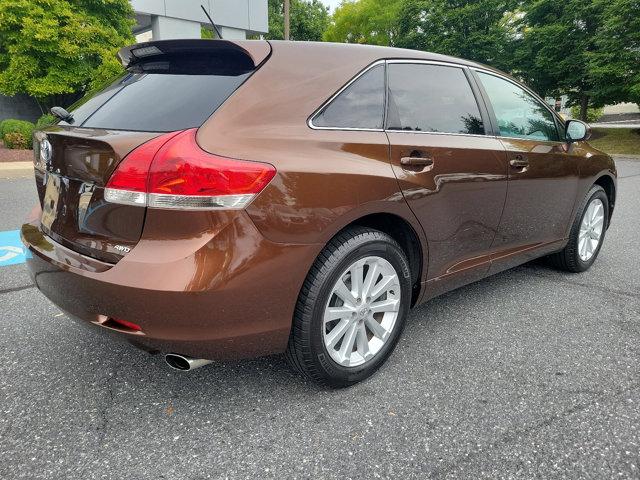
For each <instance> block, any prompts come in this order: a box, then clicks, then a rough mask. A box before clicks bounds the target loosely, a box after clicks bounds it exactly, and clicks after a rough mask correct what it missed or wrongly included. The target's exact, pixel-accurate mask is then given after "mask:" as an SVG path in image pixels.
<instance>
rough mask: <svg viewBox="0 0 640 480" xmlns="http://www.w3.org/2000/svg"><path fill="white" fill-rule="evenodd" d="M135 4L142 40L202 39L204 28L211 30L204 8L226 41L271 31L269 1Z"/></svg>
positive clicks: (137, 0) (151, 0) (141, 0)
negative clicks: (202, 29)
mask: <svg viewBox="0 0 640 480" xmlns="http://www.w3.org/2000/svg"><path fill="white" fill-rule="evenodd" d="M131 5H132V6H133V9H134V11H135V12H136V26H135V27H134V30H133V33H134V34H135V35H136V37H137V38H138V40H139V41H144V40H151V39H153V40H166V39H171V38H200V36H201V33H200V28H201V26H206V27H210V23H209V20H208V19H207V17H206V15H205V14H204V12H203V11H202V8H201V6H204V8H205V9H206V10H207V12H208V13H209V15H210V16H211V18H212V19H213V21H214V22H215V23H216V25H217V26H218V28H219V29H220V33H221V34H222V37H223V38H226V39H243V38H247V36H248V35H261V34H264V33H267V32H268V30H269V23H268V7H267V0H131Z"/></svg>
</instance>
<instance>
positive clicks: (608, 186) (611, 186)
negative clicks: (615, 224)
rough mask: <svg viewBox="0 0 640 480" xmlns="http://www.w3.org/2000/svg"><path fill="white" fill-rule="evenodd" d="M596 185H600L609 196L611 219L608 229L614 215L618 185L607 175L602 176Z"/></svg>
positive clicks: (608, 220) (609, 219) (608, 221)
mask: <svg viewBox="0 0 640 480" xmlns="http://www.w3.org/2000/svg"><path fill="white" fill-rule="evenodd" d="M593 184H594V185H600V186H601V187H602V188H603V189H604V191H605V193H606V194H607V199H608V200H609V218H607V228H608V227H609V224H610V223H611V215H612V214H613V208H614V207H615V203H616V184H615V182H614V181H613V179H612V178H611V177H610V176H609V175H607V174H604V175H601V176H600V177H598V178H597V179H596V181H595V182H593Z"/></svg>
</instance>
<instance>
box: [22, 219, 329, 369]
mask: <svg viewBox="0 0 640 480" xmlns="http://www.w3.org/2000/svg"><path fill="white" fill-rule="evenodd" d="M197 215H199V216H202V215H203V214H202V213H198V214H197ZM216 215H217V217H216V218H217V219H216V221H215V222H212V221H210V222H208V223H207V222H205V223H204V224H203V225H204V227H203V228H200V230H201V231H199V232H198V234H197V235H196V234H194V232H191V233H190V234H187V235H186V236H185V235H182V236H181V237H178V238H173V239H168V238H163V239H161V241H160V239H158V238H157V237H158V234H159V233H158V232H153V231H150V232H145V234H143V238H142V239H141V240H140V242H139V243H138V245H137V246H136V247H134V248H133V249H132V250H131V252H130V253H129V254H128V255H127V256H125V257H124V258H123V259H122V260H120V261H119V262H118V263H117V264H115V265H112V264H108V263H103V262H101V261H98V260H95V259H93V258H90V257H86V256H83V255H81V254H78V253H76V252H74V251H72V250H69V249H68V248H66V247H64V246H62V245H60V244H58V243H56V242H55V241H53V240H52V239H51V238H49V237H48V236H46V235H44V234H43V233H42V232H41V231H40V229H39V228H38V222H33V223H27V224H25V225H23V227H22V231H21V233H22V239H23V242H24V243H25V245H26V246H27V247H28V249H29V250H30V252H31V256H30V257H31V258H29V259H28V260H27V266H28V268H29V271H30V273H31V276H32V278H33V281H34V283H35V285H36V286H37V288H38V289H39V290H40V291H41V292H42V293H43V294H44V295H45V296H46V297H48V298H49V299H50V300H51V301H52V302H53V303H54V304H56V305H57V306H58V307H59V308H60V309H61V310H63V311H64V312H66V313H68V314H69V316H70V317H72V318H74V319H75V320H77V321H80V322H83V323H86V324H89V325H93V326H94V327H95V328H96V329H97V330H99V331H102V332H105V333H113V334H116V335H117V336H118V337H120V338H122V339H125V340H127V341H129V342H130V343H132V344H134V345H136V346H138V347H140V348H143V349H145V350H150V351H163V352H177V353H181V354H184V355H189V356H192V357H198V358H207V359H212V360H222V359H232V358H244V357H255V356H261V355H267V354H271V353H278V352H282V351H284V349H285V348H286V344H287V340H288V336H289V330H290V328H291V319H292V317H293V310H294V307H295V303H296V299H297V296H298V293H299V291H300V287H301V285H302V282H303V281H304V278H305V276H306V273H307V271H308V269H309V267H310V265H311V263H312V262H313V259H315V257H316V255H317V253H318V251H319V247H318V246H316V245H291V244H286V245H285V244H278V243H273V242H269V241H267V240H265V239H264V238H263V237H262V236H261V235H260V233H259V232H258V230H257V229H256V228H255V226H254V225H253V223H252V222H251V220H250V219H249V217H248V216H247V214H246V213H244V212H233V213H228V214H226V213H225V214H224V215H223V216H224V218H223V219H220V214H216ZM192 220H196V218H194V219H192ZM190 225H193V224H192V223H190ZM201 227H202V225H201ZM108 318H118V319H123V320H127V321H129V322H133V323H135V324H138V325H139V326H140V327H141V328H142V331H140V332H135V331H133V330H128V329H126V328H124V327H120V326H118V325H117V324H114V323H112V322H109V321H108ZM61 327H62V326H61Z"/></svg>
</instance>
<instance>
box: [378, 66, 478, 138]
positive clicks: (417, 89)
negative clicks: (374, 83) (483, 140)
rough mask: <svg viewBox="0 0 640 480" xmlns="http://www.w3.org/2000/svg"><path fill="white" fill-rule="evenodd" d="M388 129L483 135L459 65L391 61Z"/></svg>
mask: <svg viewBox="0 0 640 480" xmlns="http://www.w3.org/2000/svg"><path fill="white" fill-rule="evenodd" d="M388 68H389V100H388V111H387V129H389V130H410V131H416V132H442V133H468V134H476V135H484V133H485V132H484V125H483V123H482V116H481V115H480V109H479V108H478V103H477V102H476V99H475V96H474V95H473V91H472V90H471V86H470V85H469V81H468V80H467V77H466V76H465V74H464V72H463V71H462V69H461V68H458V67H447V66H443V65H428V64H418V63H390V64H389V66H388Z"/></svg>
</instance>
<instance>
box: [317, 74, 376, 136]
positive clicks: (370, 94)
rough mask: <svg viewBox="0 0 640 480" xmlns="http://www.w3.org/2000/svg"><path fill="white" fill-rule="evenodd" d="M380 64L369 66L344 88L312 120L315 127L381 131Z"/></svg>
mask: <svg viewBox="0 0 640 480" xmlns="http://www.w3.org/2000/svg"><path fill="white" fill-rule="evenodd" d="M383 115H384V65H378V66H376V67H373V68H372V69H370V70H369V71H367V72H365V73H364V74H362V76H360V78H358V79H357V80H356V81H354V82H353V83H352V84H351V85H349V86H348V87H347V88H345V89H344V90H343V91H342V92H340V94H339V95H338V96H337V97H336V98H335V99H334V100H333V101H332V102H331V103H330V104H329V105H327V106H326V107H325V108H324V109H323V110H322V111H321V112H320V113H318V114H317V115H316V116H315V118H314V119H313V125H314V126H316V127H333V128H370V129H380V128H382V121H383Z"/></svg>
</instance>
